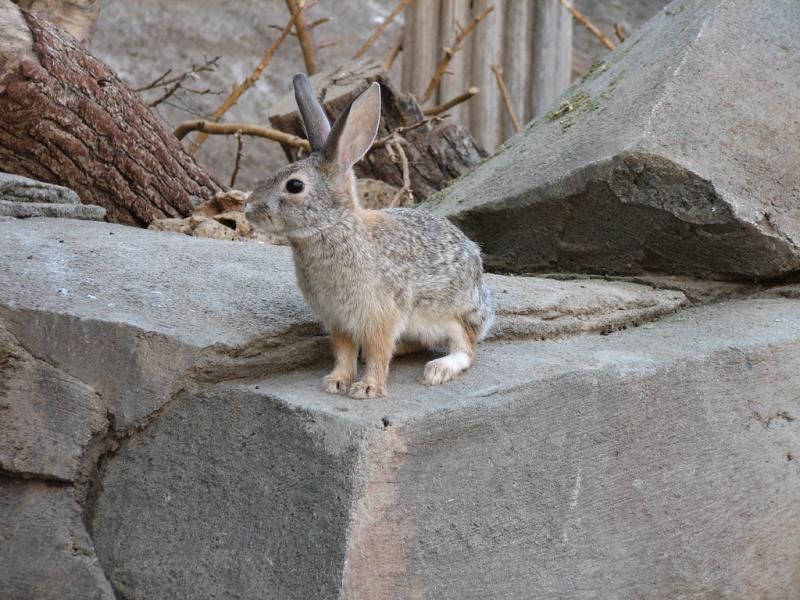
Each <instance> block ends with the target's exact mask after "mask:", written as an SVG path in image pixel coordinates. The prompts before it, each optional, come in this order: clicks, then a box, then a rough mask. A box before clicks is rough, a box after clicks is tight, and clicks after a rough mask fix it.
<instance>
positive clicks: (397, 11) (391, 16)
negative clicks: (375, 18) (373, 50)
mask: <svg viewBox="0 0 800 600" xmlns="http://www.w3.org/2000/svg"><path fill="white" fill-rule="evenodd" d="M409 4H411V0H400V3H399V4H398V5H397V6H395V7H394V10H393V11H392V12H390V13H389V14H388V15H387V17H386V18H385V19H384V20H383V22H382V23H381V24H380V25H378V28H377V29H376V30H375V31H374V32H373V33H372V35H371V36H369V38H368V39H367V41H366V42H364V45H363V46H361V48H359V49H358V52H356V53H355V54H354V55H353V60H356V59H359V58H361V57H362V56H364V54H366V52H367V50H369V49H370V47H371V46H372V44H374V43H375V40H377V39H378V38H379V37H381V35H382V34H383V32H384V31H386V28H387V27H388V26H389V25H391V23H392V21H394V20H395V18H396V17H397V15H399V14H400V13H402V12H403V11H404V10H405V9H406V8H407V7H408V5H409Z"/></svg>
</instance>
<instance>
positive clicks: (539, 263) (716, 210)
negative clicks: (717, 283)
mask: <svg viewBox="0 0 800 600" xmlns="http://www.w3.org/2000/svg"><path fill="white" fill-rule="evenodd" d="M742 23H747V24H748V25H747V27H742ZM743 48H746V51H744V50H743ZM798 55H800V12H798V11H797V6H796V3H795V2H794V1H793V0H777V1H776V2H758V1H756V0H735V1H734V0H702V1H700V0H685V1H683V0H676V1H675V2H673V3H672V4H671V5H670V6H669V7H667V8H665V9H663V10H662V11H661V12H660V13H659V14H658V15H657V16H656V17H654V18H653V19H651V20H650V21H649V22H648V23H647V24H646V25H645V26H643V28H642V29H641V30H640V31H639V32H638V33H637V34H636V35H634V36H632V37H630V38H629V39H628V40H627V41H626V42H625V43H624V44H623V45H621V46H620V47H619V48H617V49H616V50H615V51H614V52H612V53H611V54H609V55H608V57H607V59H606V61H605V62H603V63H601V64H599V65H598V66H597V67H596V68H595V69H593V70H592V71H591V72H589V73H587V74H586V75H585V76H584V77H583V78H582V79H581V80H579V81H578V82H576V83H575V85H573V87H572V88H571V89H570V90H568V92H566V93H565V95H564V96H563V97H562V99H561V102H560V103H559V104H558V105H556V106H554V107H553V110H552V111H550V112H549V113H548V114H547V115H545V116H543V117H541V118H539V119H537V120H536V121H533V122H531V123H530V124H528V125H527V126H526V127H525V128H524V130H523V131H522V132H520V133H519V134H518V135H517V136H515V137H514V138H512V139H511V140H509V141H508V142H507V143H506V144H505V146H504V147H503V148H501V150H500V151H498V153H497V154H496V155H495V156H494V157H493V158H491V159H489V160H488V161H486V162H485V163H484V164H482V165H481V166H479V167H478V168H476V169H475V170H474V171H473V172H472V173H471V174H468V175H466V176H465V177H463V178H461V179H460V180H458V181H457V182H456V183H454V184H453V185H452V186H451V187H450V188H449V189H447V190H444V191H443V192H442V193H440V194H438V195H437V196H435V197H434V199H433V200H432V201H430V202H429V203H428V206H429V207H430V209H431V210H433V211H434V212H436V213H439V214H444V215H448V216H449V217H450V218H451V219H452V220H453V221H455V222H456V223H457V224H458V225H459V226H461V227H462V228H463V229H464V230H465V231H466V232H467V233H468V234H469V235H470V236H471V237H473V238H474V239H476V241H478V242H480V243H481V245H482V248H483V250H484V252H485V253H486V256H487V261H486V262H487V264H488V265H489V266H490V267H494V268H502V269H505V270H512V271H521V272H530V271H541V270H554V269H555V270H567V271H589V272H592V271H593V272H608V273H619V274H631V273H640V272H642V271H648V270H649V271H657V272H662V273H684V274H690V275H705V276H713V277H719V278H769V277H778V276H781V275H784V274H786V273H788V272H791V271H795V270H797V269H800V248H798V244H800V220H798V218H797V206H798V204H799V203H800V170H798V169H797V164H799V163H800V150H799V148H800V146H798V144H797V137H798V135H799V134H800V131H799V130H798V116H797V111H796V106H797V104H798V102H800V92H799V91H798V90H800V88H798V86H797V81H798V80H800V62H798V61H797V60H796V57H797V56H798Z"/></svg>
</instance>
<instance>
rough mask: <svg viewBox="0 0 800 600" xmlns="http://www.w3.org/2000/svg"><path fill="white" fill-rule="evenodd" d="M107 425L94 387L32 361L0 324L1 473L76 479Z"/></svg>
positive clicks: (40, 362) (49, 366)
mask: <svg viewBox="0 0 800 600" xmlns="http://www.w3.org/2000/svg"><path fill="white" fill-rule="evenodd" d="M106 426H107V423H106V418H105V411H104V409H103V407H102V403H101V401H100V398H99V397H98V396H97V394H95V393H94V391H93V390H92V389H91V388H89V387H87V386H86V385H84V384H83V383H81V382H80V381H77V380H75V379H74V378H72V377H70V376H69V375H66V374H65V373H63V372H62V371H60V370H59V369H56V368H55V367H53V366H51V365H49V364H47V363H45V362H43V361H41V360H37V359H35V358H34V357H32V356H31V355H30V354H29V353H27V352H26V351H25V350H24V349H23V348H22V347H21V346H20V345H19V344H18V343H17V341H16V340H15V339H14V338H13V336H12V335H11V334H10V333H9V332H8V331H6V329H5V327H3V324H2V322H0V469H2V470H3V471H5V472H7V473H13V474H15V475H18V476H25V477H40V478H45V479H57V480H61V481H73V480H74V479H75V478H76V476H77V474H78V467H79V466H80V461H81V458H82V456H83V454H84V451H85V450H86V447H87V445H88V444H89V442H90V441H91V439H92V438H93V437H94V436H96V435H99V434H100V433H102V432H103V431H104V430H105V428H106Z"/></svg>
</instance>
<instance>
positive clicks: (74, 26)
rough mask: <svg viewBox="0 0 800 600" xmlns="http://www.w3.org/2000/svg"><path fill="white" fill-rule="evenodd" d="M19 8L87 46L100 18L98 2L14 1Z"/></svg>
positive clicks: (67, 0)
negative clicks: (44, 20) (58, 28)
mask: <svg viewBox="0 0 800 600" xmlns="http://www.w3.org/2000/svg"><path fill="white" fill-rule="evenodd" d="M15 1H16V3H17V5H19V7H20V8H24V9H25V10H27V11H28V12H31V13H33V14H35V15H36V16H37V17H39V18H41V19H46V20H47V21H50V23H52V24H53V25H55V26H56V27H60V28H61V29H63V30H64V31H66V32H68V33H70V34H71V35H72V36H73V37H74V38H75V39H76V40H78V41H79V42H83V43H85V44H88V42H89V40H90V39H91V37H92V34H93V33H94V28H95V25H96V24H97V17H99V16H100V0H15Z"/></svg>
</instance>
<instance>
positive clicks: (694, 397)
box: [91, 298, 800, 599]
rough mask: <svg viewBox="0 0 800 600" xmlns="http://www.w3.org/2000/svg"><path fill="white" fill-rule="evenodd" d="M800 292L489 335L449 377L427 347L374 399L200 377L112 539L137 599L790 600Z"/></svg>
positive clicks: (169, 414)
mask: <svg viewBox="0 0 800 600" xmlns="http://www.w3.org/2000/svg"><path fill="white" fill-rule="evenodd" d="M798 309H800V304H799V303H798V301H797V300H789V299H785V298H784V299H780V300H775V299H763V300H747V301H730V302H723V303H719V304H715V305H713V306H706V307H697V308H691V309H688V310H686V311H683V312H681V313H679V314H677V315H674V316H670V317H667V318H665V319H664V320H661V321H659V322H658V323H655V324H653V325H651V326H647V327H642V328H637V329H635V330H628V331H624V332H619V333H613V334H611V335H608V336H604V337H603V336H579V337H573V338H570V339H568V340H560V341H545V342H534V341H528V340H508V341H497V342H492V343H488V344H484V345H482V347H481V354H480V358H479V362H478V364H477V365H476V366H475V367H474V368H473V369H472V370H470V371H469V372H468V373H467V374H465V375H464V376H463V377H462V378H461V379H459V380H457V381H455V382H453V383H452V384H450V385H448V386H444V387H442V388H434V389H431V388H425V387H422V386H420V385H419V384H418V383H417V378H418V376H419V374H420V372H421V369H422V366H423V364H424V360H425V357H407V358H404V359H400V360H398V361H396V362H395V364H394V367H393V370H392V372H391V374H390V381H389V385H390V396H389V398H387V399H381V400H377V401H370V402H353V401H352V400H349V399H347V398H343V397H332V396H330V395H326V394H324V393H322V392H321V391H319V380H320V378H321V376H322V375H323V373H324V370H323V369H316V368H315V369H313V370H299V371H295V372H293V373H288V374H283V375H277V376H273V377H269V378H265V379H260V380H255V381H250V382H247V383H240V384H233V385H231V384H219V385H217V386H215V387H206V388H204V389H203V390H194V391H193V390H187V391H186V392H185V393H184V394H182V395H181V396H180V397H179V398H178V399H177V400H176V401H175V402H174V403H172V404H171V405H170V407H169V408H168V409H167V410H166V411H165V412H164V413H163V414H162V416H161V417H160V418H159V419H158V420H157V421H155V422H154V423H153V424H152V425H151V426H150V427H149V428H147V429H146V430H145V432H144V433H143V434H141V435H136V436H133V437H131V438H130V439H129V440H127V441H125V442H124V443H123V445H122V447H121V448H120V449H119V451H118V452H117V453H116V454H115V455H114V456H113V458H111V459H110V460H108V461H107V462H106V464H105V466H104V469H103V471H102V489H101V491H100V493H99V494H98V496H97V501H96V509H95V510H94V513H93V518H92V521H91V523H92V531H93V535H94V540H95V544H96V546H97V551H98V555H99V557H100V560H101V562H102V564H103V566H104V569H105V572H106V573H108V574H109V577H110V579H111V581H112V582H113V583H114V585H115V586H117V585H119V586H123V589H126V590H127V591H128V592H129V593H130V594H131V597H153V598H158V597H174V596H175V595H179V594H180V595H186V596H190V597H191V596H197V595H202V596H203V597H208V598H223V597H230V595H231V594H234V595H237V594H238V595H239V596H240V597H242V598H264V597H267V598H309V597H340V598H414V597H416V598H437V599H439V598H459V599H461V598H475V599H477V598H514V597H536V598H564V597H569V598H598V597H600V598H632V597H648V598H667V597H669V598H675V597H698V598H703V597H705V598H715V597H730V598H754V597H770V598H773V597H774V598H788V597H791V596H792V594H793V590H796V589H797V586H798V585H800V571H799V570H798V569H797V565H798V564H800V562H799V561H800V539H798V537H797V536H795V535H792V534H791V532H793V531H797V529H798V527H800V467H798V464H800V463H798V459H797V458H796V457H798V456H800V425H798V423H800V420H798V416H800V404H798V402H799V401H800V398H798V390H799V389H800V376H799V375H798V373H800V310H798ZM743 324H746V326H743ZM281 448H282V449H283V450H279V449H281ZM334 488H335V489H336V492H335V493H334V492H333V491H332V490H333V489H334ZM142 514H148V515H151V516H153V521H149V522H145V523H143V521H142V519H141V515H142ZM345 518H346V520H347V524H346V526H345V525H344V524H343V519H345ZM165 530H166V531H169V532H170V535H168V536H161V535H159V532H161V531H165ZM320 549H322V550H324V552H322V553H320V552H318V551H319V550H320ZM239 552H242V553H243V554H242V557H241V560H240V561H238V560H236V559H235V558H234V555H235V554H237V553H239ZM198 556H200V557H202V558H201V559H199V560H200V562H198ZM325 558H327V560H325ZM299 565H302V566H299ZM243 569H244V570H245V571H246V573H243V572H242V570H243ZM211 573H213V574H211ZM262 577H263V579H261V578H262ZM258 585H261V586H262V587H261V588H260V590H256V587H258Z"/></svg>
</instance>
